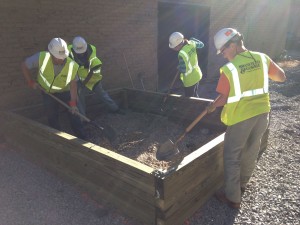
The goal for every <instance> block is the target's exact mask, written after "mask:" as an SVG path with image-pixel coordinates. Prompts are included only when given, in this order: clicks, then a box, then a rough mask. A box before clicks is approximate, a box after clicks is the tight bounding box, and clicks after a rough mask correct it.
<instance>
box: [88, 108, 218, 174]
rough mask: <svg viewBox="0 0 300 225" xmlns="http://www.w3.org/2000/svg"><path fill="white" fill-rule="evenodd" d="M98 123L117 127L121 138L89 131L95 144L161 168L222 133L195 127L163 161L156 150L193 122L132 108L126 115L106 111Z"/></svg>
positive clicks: (179, 134) (176, 136)
mask: <svg viewBox="0 0 300 225" xmlns="http://www.w3.org/2000/svg"><path fill="white" fill-rule="evenodd" d="M95 122H97V123H98V124H106V125H109V126H111V127H113V128H114V130H115V131H116V134H117V137H116V139H115V140H114V141H113V142H111V143H109V141H108V140H107V139H106V138H105V137H104V136H103V135H102V134H99V133H95V130H93V129H89V130H87V131H88V133H89V136H90V141H91V142H92V143H95V144H97V145H99V146H102V147H105V148H106V149H109V150H112V151H114V152H117V153H119V154H121V155H124V156H126V157H128V158H131V159H134V160H136V161H138V162H141V163H143V164H145V165H148V166H150V167H152V168H155V169H161V170H165V169H167V168H169V167H171V166H173V165H174V164H176V163H178V161H179V160H181V159H182V158H183V157H185V156H186V155H188V154H190V153H191V152H193V151H195V150H196V149H198V148H200V147H201V146H203V145H204V144H205V143H208V142H209V141H210V140H212V139H214V138H215V137H217V135H219V134H221V132H219V133H216V132H215V131H212V130H209V129H207V128H204V127H203V128H194V130H192V131H191V132H189V133H188V134H186V136H185V137H184V139H183V140H182V141H180V142H179V143H178V149H179V150H180V153H179V154H177V155H176V156H175V157H174V158H172V159H171V160H169V161H159V160H157V159H156V151H157V150H158V149H159V148H160V146H161V145H162V144H163V143H165V142H167V141H168V140H169V139H171V140H172V141H173V142H174V141H176V140H177V139H178V138H179V137H180V136H181V135H182V134H183V133H184V131H185V129H186V127H187V126H188V125H189V124H186V125H183V124H181V125H180V124H177V123H175V122H174V121H170V120H169V119H168V117H165V116H160V115H155V114H150V113H138V112H132V111H127V113H126V114H125V115H120V114H106V115H103V116H101V117H99V118H96V119H95ZM185 126H186V127H185Z"/></svg>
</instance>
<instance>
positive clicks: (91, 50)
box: [68, 36, 124, 115]
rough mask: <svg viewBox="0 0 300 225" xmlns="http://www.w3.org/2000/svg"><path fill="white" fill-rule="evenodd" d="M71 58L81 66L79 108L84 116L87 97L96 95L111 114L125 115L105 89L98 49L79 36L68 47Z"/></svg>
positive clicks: (79, 72)
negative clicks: (91, 94)
mask: <svg viewBox="0 0 300 225" xmlns="http://www.w3.org/2000/svg"><path fill="white" fill-rule="evenodd" d="M68 49H69V51H70V57H71V58H72V59H73V60H75V62H77V63H78V64H79V69H78V76H79V79H78V82H77V84H78V96H79V104H78V107H79V109H80V111H82V112H83V114H84V115H85V114H86V100H85V98H86V96H87V95H88V94H90V93H95V95H96V96H95V97H96V98H97V99H99V100H101V101H102V102H103V103H104V104H105V105H106V106H107V107H108V110H109V111H110V112H114V113H120V114H124V111H122V110H121V109H120V108H119V106H118V105H117V104H116V103H115V102H114V101H113V99H112V98H111V97H110V96H109V95H108V93H107V92H106V91H105V90H104V89H103V87H102V84H101V80H102V74H101V66H102V62H101V61H100V59H99V58H98V57H97V55H96V47H95V46H94V45H91V44H89V43H87V42H86V41H85V39H84V38H83V37H80V36H77V37H75V38H74V39H73V42H72V45H69V46H68Z"/></svg>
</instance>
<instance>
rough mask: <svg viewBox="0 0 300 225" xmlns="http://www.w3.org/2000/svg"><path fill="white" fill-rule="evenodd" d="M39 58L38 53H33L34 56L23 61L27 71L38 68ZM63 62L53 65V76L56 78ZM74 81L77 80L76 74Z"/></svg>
mask: <svg viewBox="0 0 300 225" xmlns="http://www.w3.org/2000/svg"><path fill="white" fill-rule="evenodd" d="M39 58H40V52H38V53H35V54H34V55H32V56H30V57H28V58H26V59H25V64H26V66H27V67H28V69H36V68H39ZM64 66H65V62H64V63H63V64H53V69H54V75H55V76H57V75H58V74H59V73H60V71H61V70H62V69H63V68H64ZM75 80H76V81H77V80H78V76H77V73H76V78H75Z"/></svg>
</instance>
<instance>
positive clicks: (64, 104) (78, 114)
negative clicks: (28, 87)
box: [37, 85, 91, 122]
mask: <svg viewBox="0 0 300 225" xmlns="http://www.w3.org/2000/svg"><path fill="white" fill-rule="evenodd" d="M37 86H38V88H39V89H40V90H41V91H43V92H44V93H45V94H46V95H49V96H50V97H51V98H53V99H55V100H56V101H57V102H59V103H60V104H62V105H63V106H64V107H66V108H67V109H68V110H71V107H70V106H69V105H68V104H66V103H65V102H64V101H62V100H60V99H59V98H57V97H56V96H54V95H53V94H51V93H49V92H47V91H46V90H45V89H43V88H42V87H41V86H40V85H37ZM74 113H75V114H76V115H77V116H79V117H80V118H82V119H83V120H85V121H86V122H90V121H91V120H90V119H89V118H87V117H86V116H84V115H82V114H81V113H80V112H76V111H75V112H74Z"/></svg>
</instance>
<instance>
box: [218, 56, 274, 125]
mask: <svg viewBox="0 0 300 225" xmlns="http://www.w3.org/2000/svg"><path fill="white" fill-rule="evenodd" d="M269 65H270V58H269V57H268V56H267V55H265V54H262V53H259V52H252V51H246V52H243V53H240V54H238V55H237V56H236V57H235V58H234V59H233V60H232V61H231V62H229V63H227V64H226V65H225V66H223V67H222V68H221V69H220V71H221V73H222V72H223V73H224V74H225V76H226V77H227V79H228V81H229V84H230V92H229V96H228V99H227V103H226V104H225V105H224V108H223V110H222V113H221V120H222V122H223V123H224V124H226V125H228V126H231V125H234V124H236V123H239V122H241V121H244V120H247V119H249V118H252V117H254V116H257V115H260V114H263V113H267V112H270V109H271V107H270V97H269V76H268V68H269Z"/></svg>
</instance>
